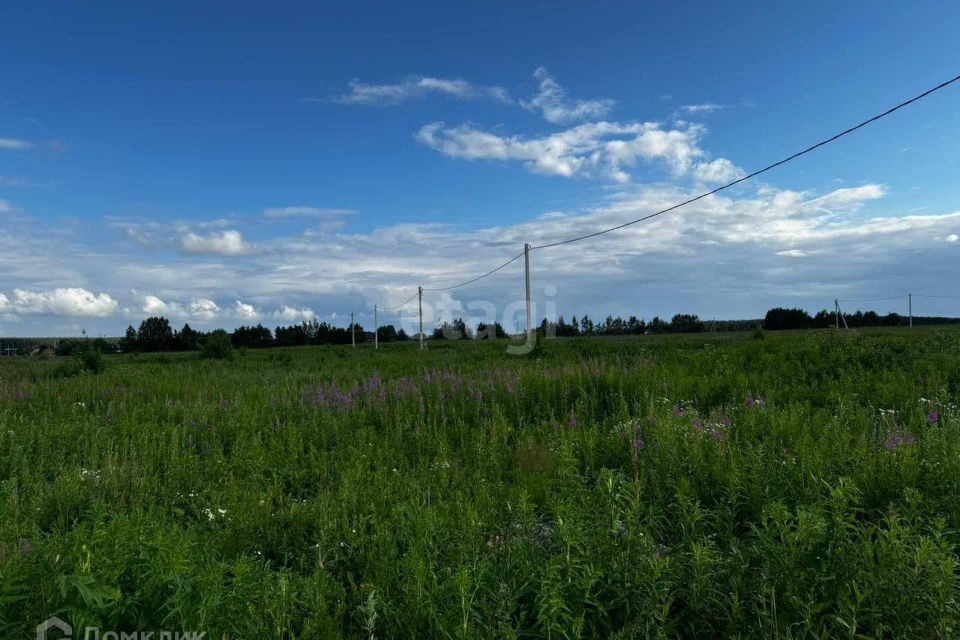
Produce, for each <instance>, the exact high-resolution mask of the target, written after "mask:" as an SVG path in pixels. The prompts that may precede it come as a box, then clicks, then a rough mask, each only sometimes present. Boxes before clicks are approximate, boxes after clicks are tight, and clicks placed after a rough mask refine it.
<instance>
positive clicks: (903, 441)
mask: <svg viewBox="0 0 960 640" xmlns="http://www.w3.org/2000/svg"><path fill="white" fill-rule="evenodd" d="M914 442H916V440H915V439H914V437H913V436H912V435H910V434H907V435H905V436H904V435H901V434H899V433H894V434H891V435H890V436H889V437H888V438H887V439H886V440H885V441H884V443H883V446H884V447H885V448H886V449H887V451H893V450H895V449H896V448H897V447H899V446H902V445H910V444H913V443H914Z"/></svg>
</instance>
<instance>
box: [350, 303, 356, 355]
mask: <svg viewBox="0 0 960 640" xmlns="http://www.w3.org/2000/svg"><path fill="white" fill-rule="evenodd" d="M350 344H351V345H353V348H354V349H356V348H357V323H355V322H354V321H353V311H351V312H350Z"/></svg>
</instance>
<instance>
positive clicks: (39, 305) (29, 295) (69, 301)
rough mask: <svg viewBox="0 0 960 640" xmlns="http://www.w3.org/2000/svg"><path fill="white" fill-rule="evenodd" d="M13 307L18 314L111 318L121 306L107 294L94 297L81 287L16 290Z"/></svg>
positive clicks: (14, 291)
mask: <svg viewBox="0 0 960 640" xmlns="http://www.w3.org/2000/svg"><path fill="white" fill-rule="evenodd" d="M7 304H9V302H8V303H7ZM12 306H13V310H14V311H15V312H16V313H27V314H38V313H40V314H42V313H49V314H54V315H59V316H109V315H111V314H113V313H115V312H116V311H117V309H118V306H119V305H118V304H117V301H116V300H114V299H113V298H111V297H110V296H109V295H108V294H106V293H101V294H99V295H94V294H93V293H92V292H90V291H87V290H86V289H82V288H80V287H67V288H58V289H53V290H50V291H25V290H23V289H14V290H13V304H12Z"/></svg>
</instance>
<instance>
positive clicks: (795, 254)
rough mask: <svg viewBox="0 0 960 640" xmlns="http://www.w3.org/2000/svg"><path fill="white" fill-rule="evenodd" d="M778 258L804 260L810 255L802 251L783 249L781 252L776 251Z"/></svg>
mask: <svg viewBox="0 0 960 640" xmlns="http://www.w3.org/2000/svg"><path fill="white" fill-rule="evenodd" d="M777 255H778V256H785V257H787V258H805V257H806V256H808V255H810V254H809V253H807V252H806V251H804V250H803V249H785V250H783V251H777Z"/></svg>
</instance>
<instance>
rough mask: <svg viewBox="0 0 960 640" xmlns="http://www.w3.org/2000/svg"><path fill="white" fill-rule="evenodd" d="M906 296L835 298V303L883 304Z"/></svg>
mask: <svg viewBox="0 0 960 640" xmlns="http://www.w3.org/2000/svg"><path fill="white" fill-rule="evenodd" d="M913 295H917V294H916V293H915V294H913ZM906 297H907V294H903V295H899V296H890V297H888V298H837V302H884V301H886V300H903V299H904V298H906Z"/></svg>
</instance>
